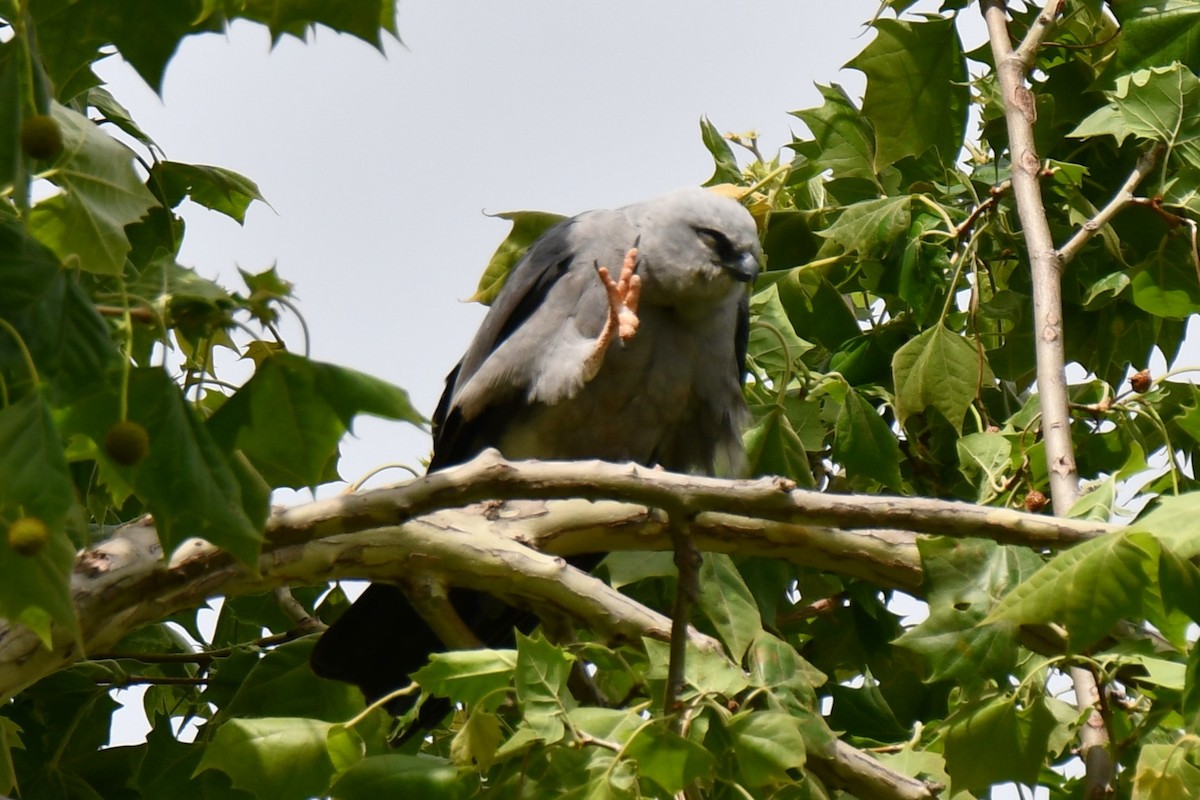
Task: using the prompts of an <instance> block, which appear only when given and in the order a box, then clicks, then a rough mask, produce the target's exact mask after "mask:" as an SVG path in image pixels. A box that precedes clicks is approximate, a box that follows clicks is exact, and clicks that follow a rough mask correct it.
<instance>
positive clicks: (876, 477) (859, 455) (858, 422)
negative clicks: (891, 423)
mask: <svg viewBox="0 0 1200 800" xmlns="http://www.w3.org/2000/svg"><path fill="white" fill-rule="evenodd" d="M833 460H834V461H836V462H837V463H839V464H841V465H842V466H843V467H845V468H846V474H847V476H848V477H849V478H850V479H851V480H855V479H857V478H867V479H869V480H871V481H875V482H877V483H879V484H882V485H883V486H886V487H887V488H889V489H891V490H892V491H896V492H899V491H903V488H904V482H903V479H902V478H901V477H900V462H901V461H903V460H904V456H903V455H902V454H901V452H900V445H899V443H898V442H897V441H896V434H895V433H893V432H892V429H891V428H889V427H888V424H887V423H886V422H884V421H883V418H882V417H880V416H879V414H878V413H876V411H875V407H874V406H872V405H871V404H870V403H868V402H867V401H866V400H865V399H864V398H863V396H862V395H860V394H859V393H858V392H857V391H855V390H854V389H851V390H850V391H848V392H847V393H846V399H845V400H844V401H843V403H842V408H841V411H840V412H839V413H838V417H837V422H836V424H835V428H834V440H833ZM859 485H861V484H859Z"/></svg>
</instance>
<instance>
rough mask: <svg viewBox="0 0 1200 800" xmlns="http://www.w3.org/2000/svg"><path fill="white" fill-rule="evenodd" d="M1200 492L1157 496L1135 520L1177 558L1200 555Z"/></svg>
mask: <svg viewBox="0 0 1200 800" xmlns="http://www.w3.org/2000/svg"><path fill="white" fill-rule="evenodd" d="M1198 522H1200V493H1198V492H1192V493H1188V494H1182V495H1178V496H1174V497H1172V496H1164V497H1160V498H1158V503H1157V505H1156V506H1155V507H1154V509H1153V510H1152V511H1151V512H1150V513H1148V514H1146V516H1144V517H1142V518H1141V519H1139V520H1138V522H1137V528H1138V530H1142V531H1149V532H1150V533H1152V534H1154V535H1155V537H1157V538H1158V540H1159V541H1160V542H1162V543H1163V545H1164V546H1165V547H1167V548H1169V549H1170V550H1171V552H1173V553H1175V555H1177V556H1179V557H1180V558H1188V559H1190V558H1195V557H1196V556H1198V555H1200V524H1197V523H1198Z"/></svg>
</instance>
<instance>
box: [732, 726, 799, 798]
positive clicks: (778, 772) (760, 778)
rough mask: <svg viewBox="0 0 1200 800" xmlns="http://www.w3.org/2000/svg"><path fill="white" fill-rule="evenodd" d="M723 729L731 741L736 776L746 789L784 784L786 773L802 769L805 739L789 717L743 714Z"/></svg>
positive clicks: (786, 777)
mask: <svg viewBox="0 0 1200 800" xmlns="http://www.w3.org/2000/svg"><path fill="white" fill-rule="evenodd" d="M725 727H726V730H727V731H728V732H729V736H730V738H731V739H732V740H733V752H734V756H735V758H736V759H737V769H738V774H739V775H740V776H741V780H742V782H743V783H744V784H746V785H747V786H764V785H766V784H768V783H774V782H776V781H783V780H787V779H788V777H789V776H788V774H787V771H788V770H789V769H800V768H801V767H803V766H804V761H805V752H806V748H805V744H804V737H803V736H801V735H800V731H799V729H798V728H797V727H796V720H795V719H793V718H792V717H791V715H789V714H782V713H780V712H778V711H744V712H742V713H740V714H735V715H733V716H732V717H731V718H730V719H729V722H728V723H726V726H725Z"/></svg>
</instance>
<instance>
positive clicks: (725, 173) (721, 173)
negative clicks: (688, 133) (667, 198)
mask: <svg viewBox="0 0 1200 800" xmlns="http://www.w3.org/2000/svg"><path fill="white" fill-rule="evenodd" d="M700 138H701V141H703V142H704V147H705V149H707V150H708V152H709V153H711V154H712V157H713V162H714V163H715V166H716V169H715V171H714V172H713V175H712V177H711V178H709V179H708V181H707V182H705V184H704V185H705V186H715V185H717V184H722V183H728V184H739V183H741V182H742V170H741V168H740V167H738V163H737V158H736V157H735V156H734V155H733V148H732V147H730V146H729V141H728V140H727V139H726V138H725V137H724V136H722V135H721V132H720V131H719V130H717V126H716V125H713V124H712V123H711V122H709V121H708V118H707V117H701V118H700Z"/></svg>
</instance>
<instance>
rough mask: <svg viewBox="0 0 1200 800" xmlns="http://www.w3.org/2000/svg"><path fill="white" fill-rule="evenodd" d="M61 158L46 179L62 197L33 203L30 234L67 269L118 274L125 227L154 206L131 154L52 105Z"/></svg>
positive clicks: (80, 118) (125, 240) (122, 263)
mask: <svg viewBox="0 0 1200 800" xmlns="http://www.w3.org/2000/svg"><path fill="white" fill-rule="evenodd" d="M53 116H54V119H55V120H56V121H57V122H58V124H59V127H60V128H61V129H62V136H63V154H62V155H61V156H59V158H58V159H57V160H56V161H55V164H54V171H53V174H52V176H51V180H52V181H53V182H54V184H55V185H57V186H58V187H59V188H60V189H62V192H61V193H60V194H56V195H54V196H53V197H51V198H49V199H48V200H44V201H42V202H40V203H38V204H37V205H36V206H34V208H33V212H32V214H31V216H30V229H31V230H32V231H33V233H34V235H35V236H36V237H37V238H38V239H39V240H40V241H42V242H43V243H44V244H45V245H47V246H48V247H49V248H50V249H51V250H53V251H54V252H55V253H57V254H58V257H59V258H60V259H62V261H63V262H64V263H65V264H67V265H68V266H71V267H79V268H81V269H84V270H87V271H88V272H98V273H102V274H105V275H119V274H121V271H122V270H123V269H124V267H125V256H126V254H128V253H129V249H130V244H129V238H128V237H127V236H126V235H125V226H126V225H129V224H132V223H134V222H137V221H138V220H139V219H141V218H142V216H143V215H144V214H145V213H146V212H147V211H149V210H150V208H151V207H152V206H153V205H154V204H155V201H154V197H153V195H151V194H150V192H149V191H147V189H146V187H145V186H144V185H142V181H141V179H140V178H139V177H138V174H137V172H136V171H135V170H134V168H133V163H132V162H133V153H131V152H130V151H129V149H128V148H126V147H125V146H124V145H123V144H121V143H119V142H118V141H117V140H116V139H113V138H112V137H111V136H109V135H108V134H107V133H105V132H104V131H102V130H100V129H99V128H98V127H97V126H96V124H95V123H93V122H92V121H91V120H89V119H88V118H87V117H84V116H83V115H81V114H78V113H76V112H75V111H72V110H71V109H69V108H65V107H63V106H60V105H57V104H55V105H54V107H53Z"/></svg>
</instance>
